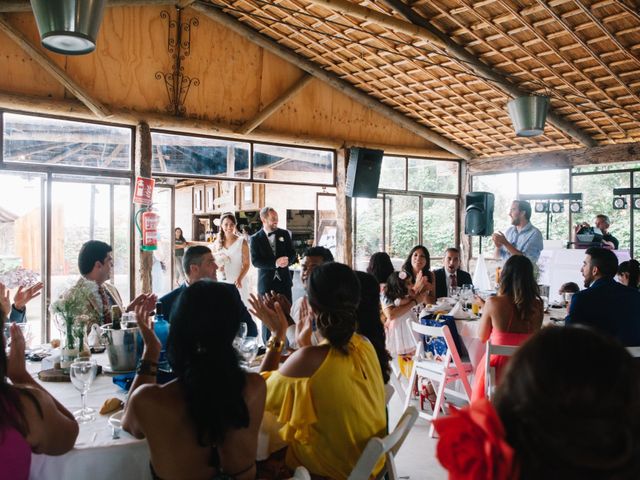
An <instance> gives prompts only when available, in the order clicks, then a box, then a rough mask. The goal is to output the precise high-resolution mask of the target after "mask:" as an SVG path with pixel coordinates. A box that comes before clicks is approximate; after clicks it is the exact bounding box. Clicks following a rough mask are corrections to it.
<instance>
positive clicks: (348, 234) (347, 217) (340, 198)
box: [336, 148, 354, 266]
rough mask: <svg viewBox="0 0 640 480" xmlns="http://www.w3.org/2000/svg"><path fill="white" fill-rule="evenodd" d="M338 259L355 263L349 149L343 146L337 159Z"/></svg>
mask: <svg viewBox="0 0 640 480" xmlns="http://www.w3.org/2000/svg"><path fill="white" fill-rule="evenodd" d="M336 160H337V161H336V169H337V171H336V217H337V227H336V257H337V258H336V261H338V262H342V263H344V264H346V265H350V266H354V265H353V225H352V218H353V215H352V208H351V198H350V197H347V195H346V183H347V182H346V181H347V151H346V149H344V148H341V149H339V150H338V151H337V159H336Z"/></svg>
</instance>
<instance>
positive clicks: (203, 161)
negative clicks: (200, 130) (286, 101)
mask: <svg viewBox="0 0 640 480" xmlns="http://www.w3.org/2000/svg"><path fill="white" fill-rule="evenodd" d="M151 142H152V144H153V167H152V168H153V173H155V174H162V173H183V174H187V175H203V176H221V177H239V178H248V177H249V148H250V147H249V144H248V143H245V142H236V141H231V140H220V139H216V138H207V137H196V136H187V135H172V134H169V133H160V132H152V133H151Z"/></svg>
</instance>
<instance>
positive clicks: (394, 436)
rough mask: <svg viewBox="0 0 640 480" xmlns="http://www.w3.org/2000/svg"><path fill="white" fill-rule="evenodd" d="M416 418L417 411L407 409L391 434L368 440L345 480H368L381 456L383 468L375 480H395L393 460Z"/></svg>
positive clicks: (395, 473) (413, 408)
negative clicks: (384, 478) (385, 479)
mask: <svg viewBox="0 0 640 480" xmlns="http://www.w3.org/2000/svg"><path fill="white" fill-rule="evenodd" d="M417 418H418V410H416V408H415V407H409V408H407V409H406V410H405V412H404V413H403V414H402V418H400V421H399V422H398V425H396V428H394V430H393V432H392V433H390V434H389V435H387V436H386V437H384V438H378V437H373V438H372V439H371V440H369V442H367V446H366V447H365V449H364V450H363V451H362V454H361V455H360V458H359V459H358V463H356V465H355V467H353V470H352V471H351V474H350V475H349V478H348V479H347V480H369V478H370V477H371V473H372V472H373V469H374V468H375V466H376V464H377V463H378V460H379V459H380V457H381V456H382V455H384V456H385V460H384V467H382V470H380V472H379V473H378V475H377V476H376V477H375V478H376V480H379V479H381V478H383V477H384V476H385V475H386V478H387V480H397V479H398V473H397V472H396V464H395V460H394V459H395V456H396V454H397V453H398V450H400V447H401V446H402V443H403V442H404V439H405V438H406V437H407V435H408V434H409V430H411V427H412V426H413V424H414V423H416V419H417Z"/></svg>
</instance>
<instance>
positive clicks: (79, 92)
mask: <svg viewBox="0 0 640 480" xmlns="http://www.w3.org/2000/svg"><path fill="white" fill-rule="evenodd" d="M0 30H1V31H3V32H4V33H5V34H7V36H8V37H9V38H11V39H12V40H13V41H14V42H16V43H17V44H18V46H20V48H22V50H24V52H25V53H26V54H27V55H28V56H29V57H30V58H31V59H33V60H34V61H35V62H36V63H37V64H38V65H40V66H41V67H42V68H44V69H45V70H46V71H47V72H48V73H49V74H50V75H51V76H52V77H53V78H55V79H56V80H57V81H58V82H59V83H61V84H62V85H63V86H64V88H66V89H67V90H69V91H70V92H71V94H73V96H74V97H76V98H77V99H78V100H80V101H81V102H82V103H84V104H85V105H86V106H87V108H88V109H89V110H91V111H92V112H93V113H94V114H95V115H96V116H97V117H98V118H106V117H108V116H109V115H111V112H109V110H108V109H107V108H106V107H105V106H104V105H102V104H101V103H100V102H98V101H97V100H95V99H93V98H91V95H89V93H88V92H87V91H86V90H85V89H84V88H82V87H81V86H80V85H78V84H77V83H76V82H75V81H73V80H72V79H71V77H69V75H67V73H66V72H65V71H64V70H63V69H62V68H60V67H59V66H58V65H57V64H56V63H55V62H54V61H53V60H51V59H50V58H49V57H47V56H46V55H45V54H44V53H42V51H40V50H39V49H38V48H37V47H36V46H35V45H33V44H32V43H31V42H30V41H29V39H28V38H27V37H25V36H24V35H23V34H22V32H20V31H19V30H17V29H16V28H14V27H13V25H11V24H10V23H9V22H8V21H7V18H6V16H5V15H3V14H0Z"/></svg>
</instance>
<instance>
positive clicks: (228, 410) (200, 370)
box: [123, 280, 266, 480]
mask: <svg viewBox="0 0 640 480" xmlns="http://www.w3.org/2000/svg"><path fill="white" fill-rule="evenodd" d="M230 288H233V287H229V286H228V285H225V284H221V283H216V282H212V281H209V280H201V281H198V282H196V283H194V284H193V285H190V286H189V287H188V288H187V289H186V290H185V291H184V292H183V293H182V294H181V295H180V297H179V299H178V303H177V305H176V306H175V307H174V309H173V313H172V315H171V330H170V332H169V338H168V340H167V356H168V358H169V363H170V365H171V368H172V369H173V372H174V373H175V375H176V377H177V378H176V379H175V380H173V381H171V382H169V383H166V384H164V385H157V384H156V374H157V365H158V358H159V356H160V342H159V340H158V338H157V337H156V336H155V334H154V332H153V326H152V324H151V319H150V317H149V311H148V310H145V309H144V307H138V308H136V316H137V321H138V325H139V327H140V333H141V335H142V338H143V340H144V352H143V354H142V362H141V364H140V367H139V368H138V372H137V375H136V377H135V380H134V382H133V385H132V387H131V393H130V397H129V402H128V404H127V408H126V411H125V415H124V419H123V426H124V428H125V429H126V430H127V431H129V432H130V433H131V434H132V435H134V436H135V437H137V438H145V437H146V438H147V441H148V443H149V451H150V453H151V466H152V471H153V473H154V476H155V477H156V478H164V479H170V478H202V479H214V478H215V479H228V478H230V477H232V478H234V479H236V480H248V479H254V478H255V474H256V469H255V459H256V450H257V442H258V430H259V428H260V422H261V421H262V413H263V410H264V400H265V392H266V389H265V383H264V380H263V379H262V377H260V375H258V374H255V373H248V372H246V371H244V370H243V369H242V368H241V366H240V364H239V360H238V354H237V352H236V350H235V348H234V346H233V340H234V338H235V336H236V334H237V332H238V329H239V327H240V315H239V311H238V306H237V303H236V302H235V301H234V297H233V296H232V295H231V293H230Z"/></svg>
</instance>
